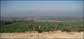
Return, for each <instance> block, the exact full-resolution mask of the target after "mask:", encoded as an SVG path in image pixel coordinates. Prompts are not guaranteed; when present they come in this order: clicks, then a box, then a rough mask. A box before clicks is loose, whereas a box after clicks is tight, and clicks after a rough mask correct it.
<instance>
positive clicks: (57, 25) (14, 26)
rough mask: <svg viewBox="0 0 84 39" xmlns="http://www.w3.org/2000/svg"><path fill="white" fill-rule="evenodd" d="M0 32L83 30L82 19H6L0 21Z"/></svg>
mask: <svg viewBox="0 0 84 39" xmlns="http://www.w3.org/2000/svg"><path fill="white" fill-rule="evenodd" d="M0 25H1V26H0V27H1V28H0V33H3V32H4V33H8V32H10V33H11V32H32V31H38V32H39V33H41V32H49V31H56V30H61V31H62V32H64V31H67V32H81V31H84V26H83V21H64V22H35V21H33V20H30V21H22V20H21V21H12V22H10V21H8V22H2V23H0Z"/></svg>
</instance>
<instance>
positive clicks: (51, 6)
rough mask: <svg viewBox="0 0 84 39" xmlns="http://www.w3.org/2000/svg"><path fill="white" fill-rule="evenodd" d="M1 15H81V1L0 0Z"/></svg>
mask: <svg viewBox="0 0 84 39" xmlns="http://www.w3.org/2000/svg"><path fill="white" fill-rule="evenodd" d="M1 15H2V16H13V17H15V16H16V17H17V16H19V17H20V16H21V17H25V16H83V1H1Z"/></svg>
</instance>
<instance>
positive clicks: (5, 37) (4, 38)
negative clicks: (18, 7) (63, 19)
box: [0, 31, 84, 39]
mask: <svg viewBox="0 0 84 39" xmlns="http://www.w3.org/2000/svg"><path fill="white" fill-rule="evenodd" d="M83 33H84V32H60V31H54V32H43V33H37V32H31V33H29V32H26V33H0V39H83V35H84V34H83Z"/></svg>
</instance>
